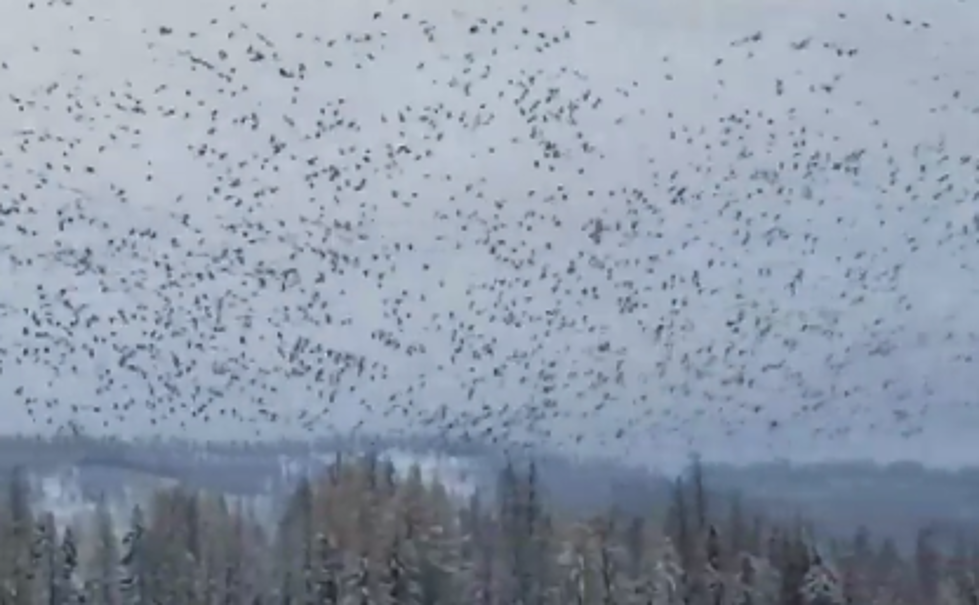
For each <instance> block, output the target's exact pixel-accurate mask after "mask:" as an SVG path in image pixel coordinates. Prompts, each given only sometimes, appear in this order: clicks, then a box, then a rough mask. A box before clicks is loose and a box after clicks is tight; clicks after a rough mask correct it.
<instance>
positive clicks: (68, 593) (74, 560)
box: [59, 526, 80, 604]
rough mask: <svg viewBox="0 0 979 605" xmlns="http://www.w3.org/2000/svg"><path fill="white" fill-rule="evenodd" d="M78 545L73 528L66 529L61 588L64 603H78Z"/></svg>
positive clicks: (62, 543) (62, 546)
mask: <svg viewBox="0 0 979 605" xmlns="http://www.w3.org/2000/svg"><path fill="white" fill-rule="evenodd" d="M77 572H78V545H77V544H76V543H75V534H74V532H73V531H72V530H71V526H68V527H66V528H65V531H64V534H63V535H62V538H61V587H60V590H59V598H60V599H61V602H62V603H65V604H68V603H77V602H78V601H79V596H80V594H79V591H78V577H77Z"/></svg>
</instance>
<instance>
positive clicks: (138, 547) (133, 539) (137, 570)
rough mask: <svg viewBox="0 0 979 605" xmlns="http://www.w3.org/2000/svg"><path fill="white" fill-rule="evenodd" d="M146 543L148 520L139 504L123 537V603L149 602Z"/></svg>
mask: <svg viewBox="0 0 979 605" xmlns="http://www.w3.org/2000/svg"><path fill="white" fill-rule="evenodd" d="M146 547H147V544H146V520H145V519H144V516H143V510H142V508H140V507H139V506H136V507H134V508H133V512H132V517H131V518H130V521H129V529H128V530H127V531H126V534H125V535H124V536H123V539H122V557H121V558H120V560H119V574H118V578H119V594H120V595H121V601H122V603H123V605H143V604H144V603H148V602H149V598H148V597H149V594H148V592H149V591H148V583H149V577H148V576H149V574H150V570H151V568H150V566H149V563H150V562H149V560H148V558H149V557H148V553H147V549H146Z"/></svg>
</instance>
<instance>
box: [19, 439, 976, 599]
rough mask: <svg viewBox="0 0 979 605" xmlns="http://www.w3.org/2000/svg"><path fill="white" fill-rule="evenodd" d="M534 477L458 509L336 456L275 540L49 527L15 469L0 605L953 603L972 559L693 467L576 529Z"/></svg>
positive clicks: (294, 501)
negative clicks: (732, 489)
mask: <svg viewBox="0 0 979 605" xmlns="http://www.w3.org/2000/svg"><path fill="white" fill-rule="evenodd" d="M541 479H542V477H541V476H540V471H539V469H538V466H537V465H536V464H535V463H533V462H529V463H526V464H524V463H519V464H517V463H511V464H507V465H505V466H504V467H503V469H502V471H501V472H500V473H499V475H498V477H497V485H496V489H494V490H493V494H492V496H488V495H486V494H483V493H481V492H477V493H476V494H475V495H473V496H472V497H470V498H468V499H465V500H464V501H463V500H460V499H458V498H457V497H456V496H454V495H453V494H451V493H449V491H448V490H447V489H446V486H444V485H443V484H442V483H440V482H439V481H438V480H437V479H434V480H431V481H426V480H425V479H424V478H423V476H422V473H421V471H420V469H419V467H417V466H415V467H413V468H412V469H411V470H410V471H408V472H407V473H399V472H397V471H396V469H395V467H394V465H393V464H392V463H391V461H390V460H387V459H384V458H383V457H379V456H374V455H366V456H349V457H341V456H340V455H339V454H338V455H337V457H336V459H335V461H334V462H333V464H331V465H330V466H329V467H328V468H327V469H326V470H325V472H323V473H322V474H321V475H320V476H317V477H315V478H311V479H303V480H300V481H299V484H298V485H297V486H296V487H295V489H294V490H293V492H292V493H291V495H290V497H289V498H288V502H286V503H285V506H284V507H283V511H282V514H281V515H280V517H279V518H278V522H277V523H276V524H274V526H271V527H270V526H269V524H267V523H261V522H259V521H258V520H257V519H256V518H255V516H254V514H253V511H252V510H250V509H249V505H248V504H247V500H244V499H241V500H236V499H234V498H229V497H228V496H225V495H222V494H218V493H214V492H208V491H207V490H189V489H187V488H184V487H173V488H168V489H161V490H159V491H157V492H156V493H155V494H154V495H153V497H152V498H151V500H150V501H149V502H148V503H147V504H146V505H145V506H135V507H134V508H133V510H132V511H131V514H130V515H129V520H128V522H127V523H125V524H123V526H120V525H119V524H117V523H116V522H115V521H114V520H113V517H112V515H111V514H110V511H109V509H108V506H107V504H106V503H105V501H104V500H103V501H102V502H101V503H100V505H99V506H98V507H97V509H96V511H95V512H94V513H93V514H91V515H88V516H85V517H83V518H79V519H76V520H75V521H74V522H72V523H68V524H66V525H63V524H59V523H57V522H56V520H55V516H54V515H53V514H52V512H51V511H45V510H35V507H34V506H32V498H31V495H30V482H29V480H28V477H27V474H26V473H25V472H24V471H23V470H17V469H15V470H13V471H12V472H11V475H10V480H9V481H8V482H7V487H6V489H7V497H6V499H5V500H6V501H5V502H4V506H3V507H2V509H0V603H3V604H10V605H34V604H42V603H43V604H47V605H55V604H69V603H71V604H74V603H98V604H105V605H116V604H118V605H135V604H140V603H154V604H167V605H170V604H173V605H192V604H193V605H198V604H200V605H205V604H207V605H210V604H223V605H237V604H270V605H271V604H276V605H280V604H281V605H285V604H297V605H298V604H303V605H306V604H317V605H319V604H330V605H395V604H404V605H416V604H418V605H421V604H425V605H585V604H589V605H590V604H595V605H640V604H642V605H681V604H683V605H837V604H839V605H842V604H846V603H853V604H868V605H870V604H880V605H902V604H908V605H912V604H913V605H958V604H962V605H966V604H976V603H979V589H977V585H976V572H977V570H979V543H976V542H973V541H971V540H970V539H968V538H966V537H965V536H964V535H962V536H960V539H959V540H958V541H957V542H956V543H955V544H954V547H953V548H951V549H945V548H939V547H938V546H937V545H936V543H935V539H934V532H933V530H932V529H930V528H927V527H925V528H921V529H920V530H918V532H917V537H916V540H915V545H914V548H913V549H912V552H910V553H909V554H907V555H903V554H902V553H901V552H900V550H899V549H898V548H897V546H896V545H895V543H894V542H893V540H891V539H889V538H888V537H887V536H874V535H871V533H870V532H869V531H866V530H861V531H858V532H856V534H855V535H853V536H852V537H849V538H846V539H842V538H829V539H828V538H826V537H825V536H821V535H820V534H819V533H818V531H817V530H816V529H815V528H814V527H813V525H812V524H811V523H810V522H809V521H807V519H805V518H803V517H801V516H796V517H794V518H792V519H789V520H785V519H777V518H773V517H771V516H769V515H767V514H766V513H764V512H762V511H759V510H754V509H752V508H751V507H750V506H747V505H746V504H745V502H744V501H743V500H742V499H741V498H739V497H737V496H736V495H724V494H723V493H722V492H720V491H718V490H716V489H711V487H710V486H709V485H707V480H706V479H705V474H704V467H702V466H701V465H700V464H698V463H696V462H695V463H693V464H692V465H691V467H690V468H689V469H688V470H687V471H686V472H685V473H684V474H683V475H682V476H680V477H679V478H677V479H676V480H675V481H673V482H672V483H671V489H670V493H669V498H668V500H669V505H668V506H666V507H664V508H662V509H658V510H654V511H649V512H647V513H639V514H637V513H633V512H626V511H623V510H622V509H620V508H617V507H614V506H612V507H609V508H607V509H606V510H603V511H598V512H594V513H589V514H582V513H581V512H579V511H577V510H574V509H569V508H568V507H565V506H563V505H562V504H561V503H560V501H558V500H556V499H555V498H553V497H551V496H550V495H549V494H548V491H547V489H546V488H544V487H543V484H544V482H543V481H542V480H541Z"/></svg>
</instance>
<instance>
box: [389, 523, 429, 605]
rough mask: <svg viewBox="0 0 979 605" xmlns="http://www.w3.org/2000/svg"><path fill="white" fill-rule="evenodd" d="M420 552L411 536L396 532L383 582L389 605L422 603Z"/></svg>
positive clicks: (415, 604)
mask: <svg viewBox="0 0 979 605" xmlns="http://www.w3.org/2000/svg"><path fill="white" fill-rule="evenodd" d="M417 557H418V553H417V552H416V551H415V549H414V545H413V544H412V543H411V536H410V534H409V535H404V536H402V535H401V532H400V531H396V532H395V536H394V539H393V541H392V544H391V546H390V548H389V552H388V557H387V566H386V569H385V578H384V582H383V588H384V596H385V597H386V598H385V601H384V602H385V603H386V604H387V605H421V603H422V602H423V601H422V590H421V586H420V585H419V578H418V562H417Z"/></svg>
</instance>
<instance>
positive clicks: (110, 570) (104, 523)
mask: <svg viewBox="0 0 979 605" xmlns="http://www.w3.org/2000/svg"><path fill="white" fill-rule="evenodd" d="M95 523H96V528H95V529H96V536H95V539H96V545H95V547H96V550H95V578H94V580H95V583H96V591H97V595H98V601H99V603H102V604H104V605H115V604H116V603H117V602H118V600H119V599H118V592H117V590H118V585H119V578H118V575H119V568H118V561H119V544H118V542H117V539H116V532H115V528H114V527H113V522H112V514H111V513H110V511H109V508H108V504H107V503H106V501H105V498H104V497H103V498H100V499H99V502H98V504H97V506H96V511H95Z"/></svg>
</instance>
